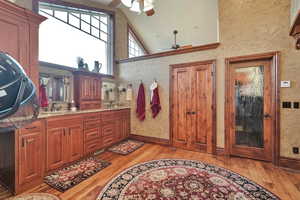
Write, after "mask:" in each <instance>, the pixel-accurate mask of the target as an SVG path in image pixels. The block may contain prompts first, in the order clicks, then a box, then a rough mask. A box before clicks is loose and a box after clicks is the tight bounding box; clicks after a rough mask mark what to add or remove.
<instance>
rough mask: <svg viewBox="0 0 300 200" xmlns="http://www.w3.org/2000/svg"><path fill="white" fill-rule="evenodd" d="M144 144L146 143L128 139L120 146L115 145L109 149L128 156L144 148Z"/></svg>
mask: <svg viewBox="0 0 300 200" xmlns="http://www.w3.org/2000/svg"><path fill="white" fill-rule="evenodd" d="M144 144H145V143H144V142H140V141H136V140H130V139H128V140H124V141H122V142H120V143H119V144H116V145H113V146H112V147H110V148H108V151H111V152H114V153H118V154H122V155H127V154H130V153H131V152H134V151H135V150H137V149H138V148H140V147H142V146H143V145H144Z"/></svg>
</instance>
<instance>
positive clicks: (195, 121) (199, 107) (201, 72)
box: [191, 64, 213, 153]
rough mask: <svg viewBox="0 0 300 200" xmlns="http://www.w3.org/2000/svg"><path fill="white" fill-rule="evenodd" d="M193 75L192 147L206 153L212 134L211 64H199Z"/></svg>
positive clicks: (194, 68)
mask: <svg viewBox="0 0 300 200" xmlns="http://www.w3.org/2000/svg"><path fill="white" fill-rule="evenodd" d="M192 74H193V77H192V80H193V81H192V83H193V86H192V98H191V101H192V111H191V117H192V128H193V132H192V136H191V145H192V148H193V149H201V150H205V151H206V150H209V149H206V148H207V147H208V146H209V147H210V146H211V141H210V139H211V138H210V137H208V134H211V133H212V91H213V88H212V68H211V66H210V65H209V64H199V65H196V66H193V73H192ZM208 152H209V153H212V152H211V150H209V151H208Z"/></svg>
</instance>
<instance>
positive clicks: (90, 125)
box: [84, 119, 100, 130]
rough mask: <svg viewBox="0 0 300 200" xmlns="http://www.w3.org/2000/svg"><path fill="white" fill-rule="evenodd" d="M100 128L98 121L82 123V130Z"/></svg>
mask: <svg viewBox="0 0 300 200" xmlns="http://www.w3.org/2000/svg"><path fill="white" fill-rule="evenodd" d="M99 126H100V120H97V119H96V120H88V121H85V122H84V130H88V129H94V128H98V127H99Z"/></svg>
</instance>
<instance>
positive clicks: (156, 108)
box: [150, 87, 161, 118]
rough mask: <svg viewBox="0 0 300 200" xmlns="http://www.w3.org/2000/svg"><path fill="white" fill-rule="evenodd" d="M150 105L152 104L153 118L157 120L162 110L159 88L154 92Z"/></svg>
mask: <svg viewBox="0 0 300 200" xmlns="http://www.w3.org/2000/svg"><path fill="white" fill-rule="evenodd" d="M150 104H151V110H152V117H153V118H155V117H156V116H157V115H158V113H159V112H160V110H161V106H160V99H159V93H158V87H156V88H155V89H154V90H153V97H152V99H151V103H150Z"/></svg>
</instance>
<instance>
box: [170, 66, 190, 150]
mask: <svg viewBox="0 0 300 200" xmlns="http://www.w3.org/2000/svg"><path fill="white" fill-rule="evenodd" d="M172 79H173V88H172V98H173V105H172V108H173V112H172V115H173V120H174V121H173V145H174V146H176V147H181V148H186V149H188V148H190V136H191V119H190V116H189V115H188V113H189V112H191V110H190V109H191V69H190V68H175V69H174V70H173V74H172Z"/></svg>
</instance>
